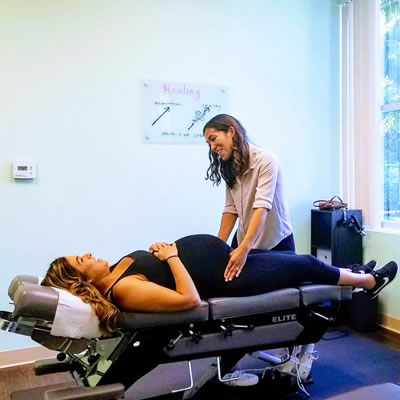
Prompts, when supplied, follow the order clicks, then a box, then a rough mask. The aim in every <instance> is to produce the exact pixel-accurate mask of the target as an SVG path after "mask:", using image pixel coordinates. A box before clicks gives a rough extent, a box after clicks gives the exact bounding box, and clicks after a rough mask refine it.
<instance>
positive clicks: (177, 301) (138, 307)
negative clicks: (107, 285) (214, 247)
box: [113, 243, 201, 312]
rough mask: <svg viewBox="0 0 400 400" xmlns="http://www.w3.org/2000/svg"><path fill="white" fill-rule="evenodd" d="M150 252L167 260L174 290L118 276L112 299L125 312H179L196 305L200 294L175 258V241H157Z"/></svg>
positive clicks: (180, 262) (179, 261)
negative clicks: (168, 242)
mask: <svg viewBox="0 0 400 400" xmlns="http://www.w3.org/2000/svg"><path fill="white" fill-rule="evenodd" d="M151 248H152V249H153V250H154V249H157V248H158V250H157V251H154V252H153V254H154V255H155V256H156V257H157V258H159V259H160V260H161V261H167V262H168V265H169V267H170V269H171V272H172V275H173V277H174V280H175V286H176V290H171V289H168V288H165V287H163V286H160V285H157V284H155V283H153V282H149V281H147V280H143V279H140V278H138V277H137V276H135V275H133V276H129V277H126V278H123V279H121V280H120V281H119V282H118V283H117V284H116V285H115V288H114V292H113V294H114V298H115V300H116V301H117V302H118V304H119V305H120V306H121V307H122V308H123V309H125V310H127V311H153V312H156V311H159V312H162V311H181V310H187V309H190V308H194V307H197V306H198V305H199V304H200V301H201V300H200V296H199V293H198V292H197V289H196V286H195V284H194V282H193V280H192V278H191V276H190V275H189V273H188V272H187V270H186V268H185V266H184V265H183V263H182V261H181V260H180V259H179V256H178V250H177V248H176V244H175V243H173V244H172V245H169V244H167V243H159V244H155V245H152V246H151Z"/></svg>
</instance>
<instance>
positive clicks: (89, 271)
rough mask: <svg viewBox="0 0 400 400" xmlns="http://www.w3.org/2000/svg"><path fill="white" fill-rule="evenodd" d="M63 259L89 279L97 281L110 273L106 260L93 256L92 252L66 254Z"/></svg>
mask: <svg viewBox="0 0 400 400" xmlns="http://www.w3.org/2000/svg"><path fill="white" fill-rule="evenodd" d="M65 259H66V260H67V262H68V264H69V265H70V266H71V267H73V268H76V269H77V270H78V271H79V272H81V273H82V274H83V275H85V276H86V277H87V278H88V279H89V280H91V281H98V280H100V279H102V278H104V277H105V276H106V275H108V274H109V273H110V266H109V265H108V261H106V260H102V259H101V258H96V257H93V256H92V253H86V254H83V255H82V256H67V257H65Z"/></svg>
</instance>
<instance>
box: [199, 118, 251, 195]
mask: <svg viewBox="0 0 400 400" xmlns="http://www.w3.org/2000/svg"><path fill="white" fill-rule="evenodd" d="M230 127H232V128H234V130H235V135H234V136H233V149H232V157H230V158H229V159H228V160H226V161H224V160H222V159H220V158H219V156H218V155H217V154H216V153H214V152H213V151H212V150H211V147H210V150H209V152H208V158H209V160H210V166H209V167H208V169H207V175H206V179H210V180H211V182H213V183H214V184H216V185H217V186H218V185H219V184H220V183H221V178H222V179H223V180H224V181H225V182H226V184H227V185H228V187H229V188H230V189H232V188H233V186H234V185H235V183H236V178H237V177H238V176H241V175H242V174H243V173H244V172H245V171H246V169H247V167H248V165H249V146H248V139H247V135H246V129H244V127H243V125H242V124H241V123H240V122H239V121H238V120H237V119H236V118H234V117H232V116H231V115H228V114H219V115H216V116H215V117H213V118H211V119H210V120H209V121H208V122H207V123H206V124H205V126H204V128H203V135H204V134H205V132H206V129H208V128H213V129H216V130H218V131H223V132H225V133H228V131H229V128H230Z"/></svg>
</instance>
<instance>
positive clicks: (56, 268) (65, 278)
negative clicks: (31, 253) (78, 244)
mask: <svg viewBox="0 0 400 400" xmlns="http://www.w3.org/2000/svg"><path fill="white" fill-rule="evenodd" d="M41 285H43V286H50V287H56V288H59V289H64V290H67V291H68V292H70V293H72V294H74V295H75V296H78V297H80V298H81V299H82V300H83V301H84V302H85V303H89V304H90V305H91V306H92V308H93V309H94V311H95V313H96V315H97V317H98V319H99V327H100V331H101V332H102V333H103V334H105V335H110V334H111V333H112V332H114V331H115V330H116V329H117V324H118V321H119V316H120V311H119V310H118V308H117V307H115V306H114V305H113V304H111V303H110V302H109V301H107V300H106V299H105V298H104V296H103V295H102V294H101V293H100V292H99V291H98V290H97V288H96V287H95V286H93V285H92V284H91V283H89V282H88V281H87V278H86V276H85V275H83V274H82V273H81V272H79V271H78V270H77V269H76V268H74V267H72V266H71V265H69V264H68V262H67V259H66V258H65V257H60V258H57V259H55V260H54V261H53V262H52V263H51V264H50V267H49V269H48V270H47V273H46V276H45V277H44V279H43V281H42V283H41Z"/></svg>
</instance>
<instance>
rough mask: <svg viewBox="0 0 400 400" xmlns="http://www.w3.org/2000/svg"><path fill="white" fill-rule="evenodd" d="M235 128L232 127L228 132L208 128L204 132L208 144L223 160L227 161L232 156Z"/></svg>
mask: <svg viewBox="0 0 400 400" xmlns="http://www.w3.org/2000/svg"><path fill="white" fill-rule="evenodd" d="M234 134H235V130H234V128H233V127H232V126H231V127H229V129H228V132H224V131H218V130H216V129H214V128H207V129H206V130H205V132H204V137H205V139H206V142H207V143H208V145H209V146H210V149H211V151H212V152H213V153H216V154H218V156H219V157H220V158H222V160H224V161H227V160H229V158H231V156H232V151H233V136H234Z"/></svg>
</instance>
